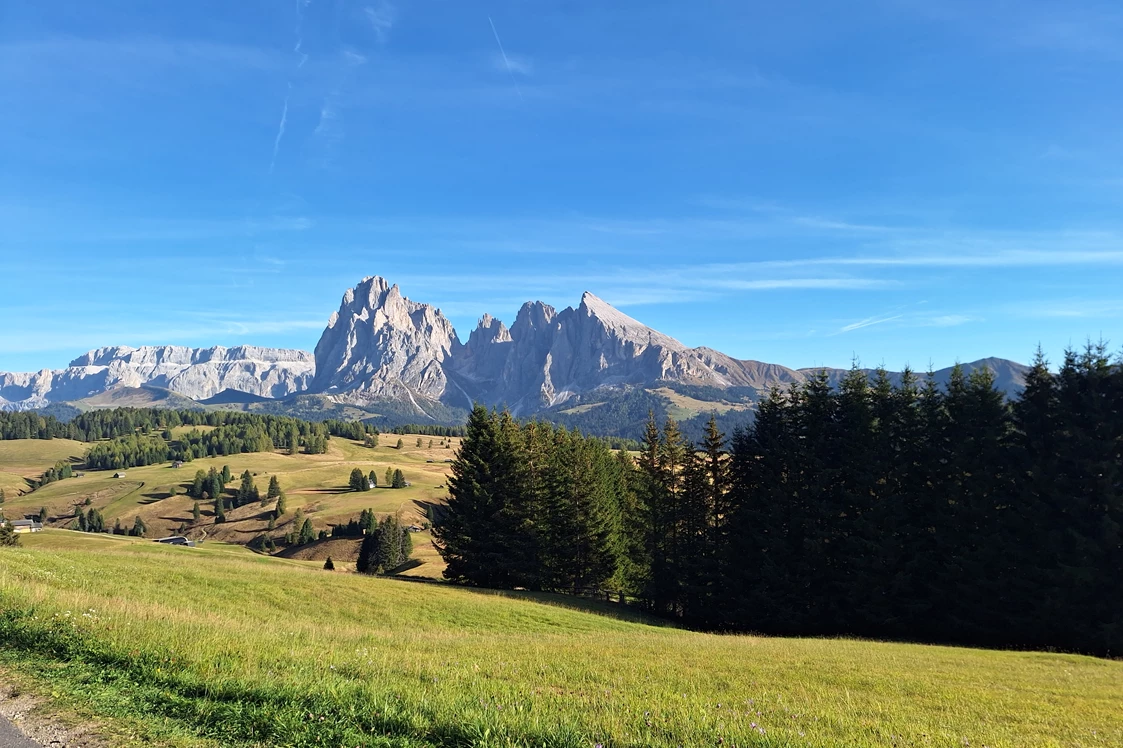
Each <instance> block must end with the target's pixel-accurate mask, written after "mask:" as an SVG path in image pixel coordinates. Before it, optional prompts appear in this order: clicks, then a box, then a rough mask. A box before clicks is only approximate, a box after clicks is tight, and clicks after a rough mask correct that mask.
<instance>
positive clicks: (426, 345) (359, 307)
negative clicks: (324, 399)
mask: <svg viewBox="0 0 1123 748" xmlns="http://www.w3.org/2000/svg"><path fill="white" fill-rule="evenodd" d="M461 348H462V346H461V345H460V341H459V340H458V339H457V337H456V331H455V330H453V329H452V324H451V323H450V322H449V321H448V320H447V319H446V318H445V316H444V315H443V314H441V311H440V310H439V309H435V308H434V307H432V306H429V305H428V304H419V303H417V302H414V301H410V300H409V299H407V298H405V297H404V296H402V294H401V292H400V291H399V290H398V287H397V286H396V285H393V286H391V285H390V284H389V283H387V282H386V280H385V279H383V278H380V277H378V276H373V277H369V278H364V279H363V280H362V281H361V282H360V283H359V285H357V286H356V287H355V288H352V289H350V290H348V291H347V293H345V294H344V295H343V301H342V303H340V305H339V311H337V312H335V313H334V314H332V316H331V319H330V320H329V321H328V326H327V329H326V330H324V334H323V335H322V336H321V337H320V342H319V343H318V344H317V345H316V354H315V355H316V376H315V378H314V379H313V381H312V386H311V390H312V391H313V392H317V393H324V394H329V395H332V396H334V397H335V399H336V400H338V401H340V402H352V403H366V402H375V401H378V400H384V399H393V400H411V401H414V405H415V406H416V407H417V408H418V409H419V410H421V411H422V412H423V411H424V405H423V404H422V403H420V402H417V400H418V398H421V399H422V400H432V401H435V400H439V399H441V398H442V397H443V396H445V394H446V392H447V391H448V390H449V389H450V385H449V381H448V378H447V376H446V375H445V363H446V361H447V360H448V359H450V358H451V357H452V356H453V355H454V354H456V353H457V352H459V351H460V350H461Z"/></svg>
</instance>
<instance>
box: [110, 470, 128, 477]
mask: <svg viewBox="0 0 1123 748" xmlns="http://www.w3.org/2000/svg"><path fill="white" fill-rule="evenodd" d="M113 477H114V478H124V477H125V471H124V470H118V471H117V472H116V473H114V474H113Z"/></svg>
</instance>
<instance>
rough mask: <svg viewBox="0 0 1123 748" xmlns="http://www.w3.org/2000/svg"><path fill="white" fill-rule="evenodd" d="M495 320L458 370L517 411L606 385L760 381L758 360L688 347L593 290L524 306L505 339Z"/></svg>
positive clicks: (474, 340) (483, 395) (477, 336)
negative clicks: (556, 304)
mask: <svg viewBox="0 0 1123 748" xmlns="http://www.w3.org/2000/svg"><path fill="white" fill-rule="evenodd" d="M495 324H496V323H495V322H494V320H492V319H491V317H485V318H484V320H481V326H480V327H479V328H477V330H476V331H475V332H473V333H472V335H471V336H470V337H469V339H468V343H467V345H465V355H463V356H461V357H459V358H458V359H457V360H456V361H455V362H454V365H453V371H454V372H455V374H456V376H458V377H462V378H463V379H464V380H466V381H469V382H471V383H472V385H473V386H474V391H475V393H476V396H477V397H478V398H480V399H481V400H483V401H484V402H488V403H502V404H506V405H507V406H508V407H510V408H511V409H512V410H513V411H514V412H516V413H532V412H534V411H536V410H539V409H541V408H543V407H550V406H553V405H557V404H558V403H563V402H565V401H567V400H569V399H572V398H574V397H576V396H578V395H580V394H581V393H583V392H587V391H589V390H592V389H596V388H597V387H601V386H605V385H620V384H632V385H647V384H653V383H655V382H659V381H674V382H682V383H687V384H704V385H710V386H714V387H729V386H734V385H752V384H753V383H754V382H755V381H756V380H757V379H759V377H757V376H755V375H754V367H753V365H754V364H755V362H746V361H738V360H736V359H733V358H730V357H729V356H726V355H724V354H721V353H718V352H717V351H713V350H710V349H707V348H688V347H686V346H685V345H683V344H682V343H680V342H679V341H677V340H675V339H674V338H672V337H670V336H668V335H664V334H663V333H661V332H658V331H656V330H653V329H651V328H650V327H647V326H646V325H644V324H643V323H641V322H638V321H636V320H635V319H632V318H631V317H629V316H628V315H626V314H624V313H623V312H621V311H619V310H618V309H616V308H614V307H612V306H611V305H610V304H608V303H607V302H605V301H604V300H602V299H599V298H597V297H596V296H594V295H593V294H591V293H587V292H586V293H585V294H584V295H583V296H582V297H581V303H580V304H579V305H578V306H577V307H576V308H573V307H569V308H566V309H564V310H562V311H561V312H556V311H555V310H554V309H553V307H550V306H548V305H546V304H543V303H541V302H528V303H526V304H524V305H523V307H522V309H520V310H519V314H518V317H517V318H516V319H515V323H514V324H513V325H512V326H511V330H510V334H509V336H505V337H503V338H502V339H493V336H491V335H490V334H488V333H487V330H490V329H492V328H493V327H494V325H495ZM500 359H502V360H503V365H502V366H500V365H499V360H500ZM481 362H487V363H486V365H480V363H481ZM779 368H783V367H779ZM784 371H785V372H791V370H790V369H785V370H784ZM770 373H772V374H775V372H770ZM792 374H793V375H794V376H795V377H796V378H799V377H798V375H795V373H794V372H792Z"/></svg>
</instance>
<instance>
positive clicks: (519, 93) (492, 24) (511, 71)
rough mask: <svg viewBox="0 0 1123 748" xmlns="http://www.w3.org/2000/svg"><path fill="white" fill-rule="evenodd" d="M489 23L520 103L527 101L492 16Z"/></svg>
mask: <svg viewBox="0 0 1123 748" xmlns="http://www.w3.org/2000/svg"><path fill="white" fill-rule="evenodd" d="M487 22H488V23H490V24H491V33H493V34H495V43H496V44H498V45H499V54H501V55H503V64H504V65H506V66H507V75H509V76H511V83H514V84H515V93H517V94H518V95H519V100H520V101H525V99H523V92H522V90H521V89H519V82H518V81H517V80H515V71H514V70H512V69H511V61H510V60H508V59H507V53H506V52H505V51H504V50H503V42H501V41H500V40H499V32H498V31H496V30H495V21H493V20H491V16H488V17H487Z"/></svg>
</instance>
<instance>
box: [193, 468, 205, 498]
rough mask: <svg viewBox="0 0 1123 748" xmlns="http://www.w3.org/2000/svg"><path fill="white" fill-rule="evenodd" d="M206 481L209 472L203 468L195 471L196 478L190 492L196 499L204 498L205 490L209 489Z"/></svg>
mask: <svg viewBox="0 0 1123 748" xmlns="http://www.w3.org/2000/svg"><path fill="white" fill-rule="evenodd" d="M206 481H207V474H206V473H204V472H203V471H202V470H199V471H197V472H196V473H195V480H194V481H193V482H192V484H191V491H190V492H189V493H190V494H191V497H192V498H195V499H201V498H203V492H204V491H206V490H207V482H206Z"/></svg>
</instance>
